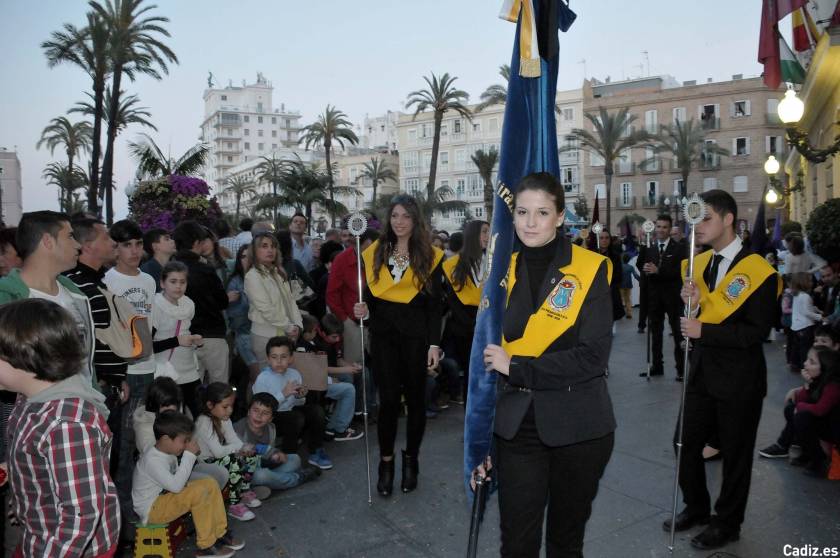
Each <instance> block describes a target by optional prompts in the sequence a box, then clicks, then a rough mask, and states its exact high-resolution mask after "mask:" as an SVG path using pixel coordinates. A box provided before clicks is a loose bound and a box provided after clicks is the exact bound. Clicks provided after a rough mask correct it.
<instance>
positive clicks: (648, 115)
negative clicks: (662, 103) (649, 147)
mask: <svg viewBox="0 0 840 558" xmlns="http://www.w3.org/2000/svg"><path fill="white" fill-rule="evenodd" d="M656 116H657V115H656V110H655V109H654V110H646V111H645V130H646V131H647V132H648V133H650V134H655V133H656V132H657V131H658V130H657V129H656V121H657V118H656Z"/></svg>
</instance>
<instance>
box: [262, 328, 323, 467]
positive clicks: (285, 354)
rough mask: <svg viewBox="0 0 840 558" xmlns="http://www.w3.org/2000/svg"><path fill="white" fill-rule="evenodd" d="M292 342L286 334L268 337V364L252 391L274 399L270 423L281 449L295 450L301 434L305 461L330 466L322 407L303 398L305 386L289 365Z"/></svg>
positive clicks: (291, 359) (286, 450) (292, 357)
mask: <svg viewBox="0 0 840 558" xmlns="http://www.w3.org/2000/svg"><path fill="white" fill-rule="evenodd" d="M294 351H295V343H294V341H292V340H291V339H289V338H288V337H272V338H271V339H269V340H268V343H266V345H265V352H266V355H267V357H268V366H266V367H265V368H263V371H262V372H260V375H259V376H257V381H256V382H254V394H255V395H256V394H257V393H263V392H265V393H270V394H271V395H273V396H274V398H275V399H277V401H278V404H277V412H276V413H274V426H276V427H277V431H278V433H279V434H280V436H281V437H282V438H283V442H282V445H281V449H282V450H283V452H284V453H287V454H289V453H297V452H298V440H299V439H300V437H301V436H302V435H303V436H304V437H305V439H306V445H307V449H308V450H309V463H310V464H311V465H315V466H316V467H318V468H320V469H325V470H326V469H332V466H333V464H332V461H330V458H329V456H328V455H327V452H325V451H324V448H323V444H324V409H323V407H321V405H319V404H317V403H315V402H314V401H313V402H307V401H306V393H307V391H308V390H307V389H306V387H304V385H303V378H302V377H301V375H300V372H298V371H297V370H295V369H294V368H291V367H290V366H291V364H292V362H293V361H294Z"/></svg>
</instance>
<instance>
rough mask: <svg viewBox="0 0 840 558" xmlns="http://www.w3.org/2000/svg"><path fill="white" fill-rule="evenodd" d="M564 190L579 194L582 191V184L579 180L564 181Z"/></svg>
mask: <svg viewBox="0 0 840 558" xmlns="http://www.w3.org/2000/svg"><path fill="white" fill-rule="evenodd" d="M563 190H565V192H566V193H567V194H578V193H580V184H578V183H577V182H570V183H563Z"/></svg>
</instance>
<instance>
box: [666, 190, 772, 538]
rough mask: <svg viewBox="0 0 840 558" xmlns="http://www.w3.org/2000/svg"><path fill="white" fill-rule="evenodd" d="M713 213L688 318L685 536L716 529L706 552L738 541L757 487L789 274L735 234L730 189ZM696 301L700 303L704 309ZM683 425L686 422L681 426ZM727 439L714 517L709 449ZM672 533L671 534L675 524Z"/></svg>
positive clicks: (712, 204)
mask: <svg viewBox="0 0 840 558" xmlns="http://www.w3.org/2000/svg"><path fill="white" fill-rule="evenodd" d="M701 197H702V198H703V200H704V201H705V203H706V216H705V218H704V219H703V221H702V222H700V223H699V224H697V227H696V241H697V243H698V244H705V245H708V246H711V248H712V250H708V251H706V252H704V253H702V254H700V255H698V256H696V258H695V263H694V276H693V277H692V280H691V281H686V282H685V285H684V286H683V288H682V291H681V296H682V299H683V302H684V303H685V302H686V300H687V298H688V297H689V296H690V298H691V308H690V309H689V310H688V315H689V316H690V317H687V318H681V319H680V326H681V330H682V333H683V335H684V336H685V337H686V338H688V339H690V340H691V344H692V353H691V368H690V372H689V377H688V380H687V381H688V386H687V392H686V400H685V415H684V416H685V419H684V422H685V428H684V429H683V447H682V459H681V463H680V470H679V482H680V487H681V488H682V492H683V501H684V502H685V508H684V509H683V511H682V512H681V513H680V514H679V515H677V521H676V526H675V527H676V530H677V531H685V530H687V529H690V528H691V527H693V526H695V525H706V524H708V527H706V529H705V530H704V531H702V532H701V533H700V534H698V535H697V536H696V537H694V538H693V539H691V545H692V546H694V547H695V548H699V549H701V550H709V549H713V548H720V547H722V546H724V545H726V544H727V543H729V542H731V541H736V540H738V537H739V534H740V530H741V523H743V521H744V510H745V509H746V506H747V496H748V494H749V490H750V473H751V471H752V461H753V454H754V448H755V435H756V430H757V429H758V421H759V418H760V417H761V405H762V401H763V399H764V396H765V394H766V393H767V363H766V362H765V360H764V350H763V341H764V339H766V338H767V334H768V333H769V332H770V328H771V327H772V325H773V324H774V322H775V318H776V309H777V308H778V297H779V295H780V294H781V278H780V277H779V275H778V274H777V273H776V272H775V270H774V269H773V268H772V267H771V266H770V264H768V263H767V261H766V260H764V258H763V257H761V256H760V255H758V254H751V253H750V249H749V247H748V246H744V245H743V244H742V242H741V239H740V238H738V237H737V235H736V234H735V222H736V220H737V216H738V208H737V205H736V204H735V200H734V199H733V198H732V196H731V195H730V194H728V193H726V192H724V191H723V190H710V191H708V192H704V193H703V194H702V196H701ZM695 301H699V302H700V304H699V305H698V304H697V303H696V302H695ZM677 426H678V427H679V425H677ZM715 433H716V434H718V436H719V438H720V450H721V454H722V455H723V482H722V485H721V490H720V495H719V496H718V499H717V501H716V502H715V515H710V513H711V500H710V497H709V491H708V489H707V488H706V471H705V465H704V463H703V455H702V451H703V446H704V445H705V443H706V442H707V441H708V440H709V439H710V438H711V437H712V436H713V435H714V434H715ZM663 528H664V529H665V530H666V531H667V530H670V528H671V521H670V519H669V520H668V521H666V522H665V524H664V525H663Z"/></svg>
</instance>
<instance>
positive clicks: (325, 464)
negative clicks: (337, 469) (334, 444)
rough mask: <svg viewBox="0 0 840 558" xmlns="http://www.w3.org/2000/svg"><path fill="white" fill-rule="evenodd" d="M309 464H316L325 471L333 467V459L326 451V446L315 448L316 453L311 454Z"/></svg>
mask: <svg viewBox="0 0 840 558" xmlns="http://www.w3.org/2000/svg"><path fill="white" fill-rule="evenodd" d="M309 464H310V465H315V466H316V467H318V468H319V469H323V470H325V471H326V470H327V469H332V468H333V464H332V461H330V458H329V457H328V456H327V452H325V451H324V448H318V449H317V450H315V453H313V454H312V455H310V456H309Z"/></svg>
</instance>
